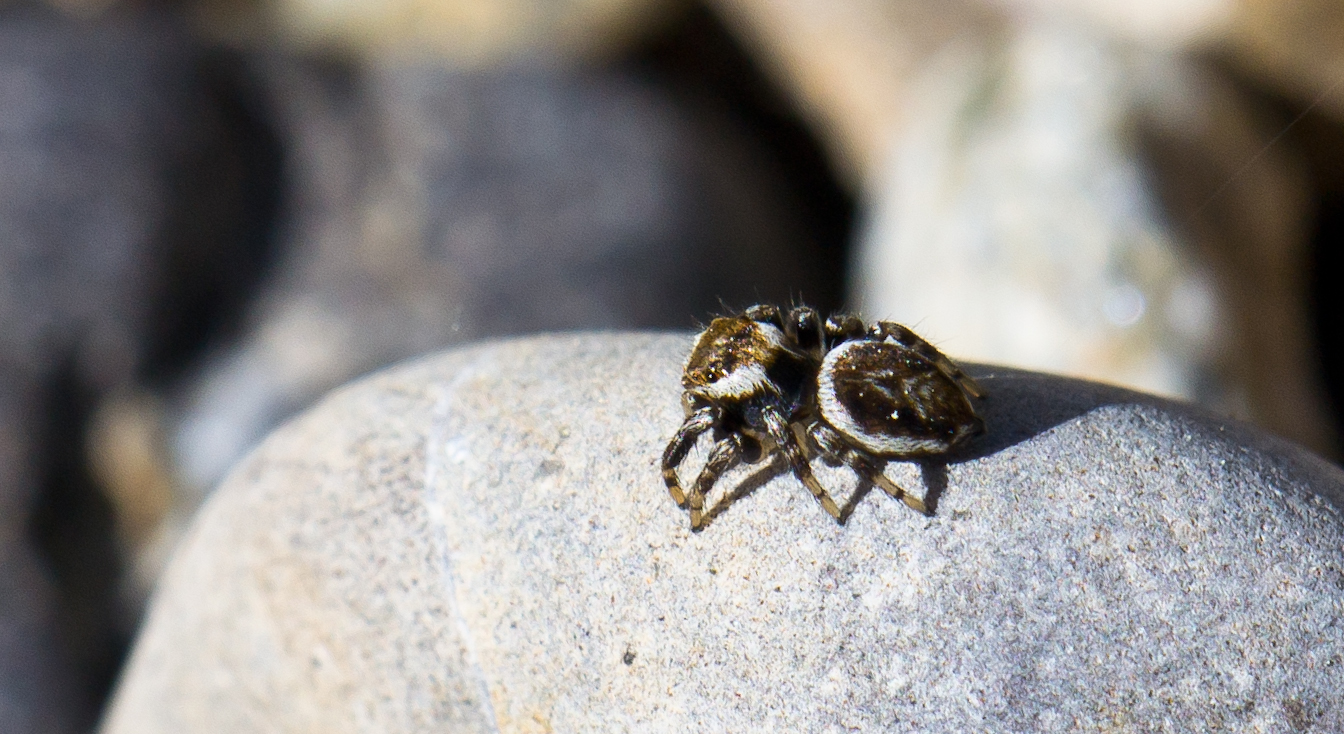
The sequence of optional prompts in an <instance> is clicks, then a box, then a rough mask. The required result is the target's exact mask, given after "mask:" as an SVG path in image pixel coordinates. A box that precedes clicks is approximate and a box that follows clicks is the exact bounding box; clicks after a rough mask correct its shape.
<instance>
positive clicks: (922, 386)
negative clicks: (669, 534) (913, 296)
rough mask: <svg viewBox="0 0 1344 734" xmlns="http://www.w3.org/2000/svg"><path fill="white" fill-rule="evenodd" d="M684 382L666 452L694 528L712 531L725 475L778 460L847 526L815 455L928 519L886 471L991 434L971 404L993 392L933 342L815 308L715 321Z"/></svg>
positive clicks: (759, 309)
mask: <svg viewBox="0 0 1344 734" xmlns="http://www.w3.org/2000/svg"><path fill="white" fill-rule="evenodd" d="M681 384H682V387H683V388H684V390H685V392H683V393H682V404H683V406H684V407H685V409H686V421H685V422H684V423H682V424H681V428H680V429H678V430H677V433H676V435H675V436H673V437H672V440H671V441H670V442H669V443H668V444H667V449H666V451H664V452H663V479H664V480H665V481H666V482H667V489H668V491H669V492H671V494H672V499H674V500H675V501H676V503H677V505H679V506H681V507H683V508H686V507H688V506H689V509H690V514H691V529H692V530H700V529H701V528H703V527H704V525H705V522H706V520H707V516H706V513H705V506H704V505H705V495H706V493H707V492H708V491H709V490H710V489H711V488H712V487H713V486H714V483H715V482H717V481H718V479H719V477H720V476H721V475H722V474H723V473H724V472H726V471H728V470H729V469H731V468H732V467H733V466H735V465H737V464H738V463H740V462H743V461H746V462H748V463H754V462H756V461H759V460H760V459H761V458H762V457H764V456H767V455H773V454H776V453H778V454H782V455H783V457H784V459H785V460H786V461H787V462H788V465H789V468H790V469H792V470H793V474H794V476H796V477H798V481H800V482H802V483H803V486H805V487H807V488H808V489H809V490H810V491H811V492H812V494H813V495H814V496H815V497H816V498H817V501H818V502H820V503H821V506H822V508H824V509H825V510H826V512H828V513H830V515H831V517H833V518H835V519H836V520H837V521H840V522H843V518H842V516H841V513H840V508H839V507H837V506H836V504H835V501H834V500H832V499H831V496H830V495H829V494H828V493H827V492H826V489H825V488H824V487H822V486H821V483H820V482H818V481H817V478H816V476H814V475H813V474H812V467H811V465H810V464H809V463H808V455H809V454H811V455H813V456H820V457H821V458H822V460H824V461H825V462H826V463H828V464H831V465H832V466H838V465H841V464H843V465H845V466H848V467H849V468H851V469H852V470H854V472H855V473H856V474H858V475H859V476H860V477H862V478H863V479H865V480H867V481H869V482H872V483H873V484H876V485H877V486H879V487H881V488H882V489H883V490H885V491H886V492H887V493H888V494H890V495H891V496H892V497H895V498H897V499H899V500H902V501H903V502H905V503H906V504H907V505H909V506H910V507H911V508H913V509H915V510H917V511H918V512H921V513H923V514H926V515H927V514H929V510H928V508H927V507H926V506H925V504H924V502H923V501H921V500H920V499H919V498H917V497H915V496H913V495H911V494H910V493H909V492H907V491H905V490H904V489H902V488H901V487H900V486H898V485H896V483H895V482H892V481H891V480H890V479H888V478H887V477H885V476H883V474H882V468H883V467H884V466H885V465H886V463H887V462H888V461H891V460H897V461H910V460H917V459H921V458H925V457H929V456H937V455H939V454H944V453H946V452H948V451H949V450H951V449H952V448H953V447H955V446H957V445H959V444H961V443H963V442H964V441H966V439H968V438H970V437H971V436H974V435H976V434H978V433H980V432H982V431H983V430H984V422H983V421H982V420H981V419H980V416H979V415H977V414H976V412H975V407H974V406H973V405H972V402H971V401H972V399H973V398H974V399H980V398H983V397H984V393H983V392H982V391H981V390H980V387H979V386H978V385H976V384H975V381H974V380H972V379H971V378H970V377H969V376H967V375H966V373H965V372H962V370H961V368H960V367H958V366H957V365H956V364H954V363H953V362H952V360H950V359H948V358H947V357H946V356H944V355H943V353H942V352H939V351H938V350H937V349H936V348H934V346H933V345H932V344H929V343H928V342H926V341H924V340H923V339H921V338H920V337H919V336H917V335H916V334H915V333H914V332H913V331H910V330H909V329H907V328H906V327H904V326H901V325H900V324H896V323H892V322H888V321H880V322H878V323H876V324H873V325H872V326H871V327H868V326H865V325H864V323H863V322H862V321H861V320H859V318H858V317H855V316H849V315H836V316H832V317H830V318H828V319H826V320H825V321H822V319H821V316H820V315H818V314H817V312H816V311H814V310H813V309H811V308H808V307H806V306H798V307H795V308H792V309H789V310H788V311H782V310H781V309H779V308H778V307H775V306H768V305H758V306H752V307H751V308H748V309H747V310H745V311H743V312H742V313H740V314H738V315H736V316H726V317H721V318H716V319H714V320H713V321H712V322H710V324H709V327H708V328H706V329H705V330H704V331H702V332H700V335H699V336H698V337H697V338H696V340H695V346H694V347H692V349H691V355H690V357H689V358H688V359H687V360H686V368H685V370H684V371H683V372H682V376H681ZM711 431H712V434H711V435H712V436H713V439H714V445H713V448H712V449H711V450H710V452H709V458H708V459H707V460H706V461H705V466H704V468H703V469H701V470H700V474H699V476H697V477H696V480H695V484H693V485H692V486H691V490H690V494H689V495H687V494H686V492H684V491H683V489H682V485H681V480H680V478H679V477H678V476H677V466H678V465H679V464H681V462H682V460H683V459H685V458H686V454H687V453H689V452H690V449H691V447H692V446H694V445H695V442H696V440H697V439H698V438H699V437H700V435H701V434H703V433H705V432H711Z"/></svg>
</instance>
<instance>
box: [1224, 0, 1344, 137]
mask: <svg viewBox="0 0 1344 734" xmlns="http://www.w3.org/2000/svg"><path fill="white" fill-rule="evenodd" d="M1223 46H1224V47H1225V48H1226V49H1227V51H1229V52H1230V54H1231V57H1232V59H1233V61H1234V62H1235V63H1237V64H1238V65H1239V66H1240V67H1241V68H1242V69H1243V70H1244V71H1245V72H1246V73H1247V74H1249V75H1251V76H1254V77H1256V78H1258V79H1260V80H1261V81H1262V82H1266V83H1268V84H1272V85H1274V86H1277V87H1279V88H1280V89H1282V90H1283V91H1285V92H1287V93H1289V94H1291V95H1292V96H1294V97H1296V98H1297V99H1298V100H1300V101H1301V102H1302V104H1303V106H1304V107H1305V106H1306V105H1307V104H1309V103H1311V102H1313V101H1316V100H1319V101H1320V103H1321V109H1322V110H1323V111H1325V112H1327V113H1329V114H1331V115H1333V116H1335V117H1336V118H1340V119H1344V3H1341V2H1338V0H1239V1H1238V3H1237V12H1236V15H1235V17H1234V20H1233V23H1232V25H1231V28H1230V29H1229V32H1228V37H1227V39H1226V41H1225V43H1224V44H1223Z"/></svg>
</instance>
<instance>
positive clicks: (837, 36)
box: [712, 0, 999, 189]
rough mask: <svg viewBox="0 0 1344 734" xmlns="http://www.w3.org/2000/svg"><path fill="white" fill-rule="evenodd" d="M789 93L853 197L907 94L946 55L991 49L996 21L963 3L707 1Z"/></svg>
mask: <svg viewBox="0 0 1344 734" xmlns="http://www.w3.org/2000/svg"><path fill="white" fill-rule="evenodd" d="M712 2H713V5H714V7H715V8H717V9H718V10H719V11H720V13H721V14H722V15H723V17H724V18H725V19H726V20H727V21H728V23H729V25H730V26H732V27H733V28H734V29H736V30H737V32H738V33H739V34H740V35H741V36H742V38H743V39H744V40H745V41H746V42H747V44H748V45H749V46H750V47H751V48H752V49H753V50H754V51H755V53H756V54H757V56H758V57H759V58H760V59H761V60H762V61H763V62H764V63H765V64H766V65H767V67H769V68H770V69H771V70H772V71H773V72H774V75H775V76H776V78H778V79H779V80H780V81H781V82H782V83H783V86H784V87H785V88H786V89H788V90H789V91H790V93H791V94H792V95H793V97H794V98H795V100H796V101H797V103H798V105H799V106H800V108H801V109H802V111H803V113H804V115H805V116H806V117H807V119H809V120H810V122H811V123H812V125H813V126H814V128H815V129H816V130H817V132H818V134H819V135H820V136H821V138H822V140H823V142H824V143H825V144H826V145H828V146H829V148H830V152H831V154H832V155H833V156H834V158H835V160H836V163H837V166H838V167H839V168H840V170H842V171H843V172H844V174H846V175H847V177H848V179H849V181H850V183H851V184H852V185H854V187H855V188H856V189H865V188H867V187H868V186H870V185H871V184H873V182H874V179H875V178H876V177H878V176H880V170H881V167H882V165H883V163H884V161H886V160H887V159H888V157H889V154H890V150H891V145H892V142H893V140H894V138H895V136H896V135H897V134H898V133H899V131H900V129H901V127H902V125H903V124H904V123H905V121H906V119H907V113H906V110H907V107H908V105H909V103H910V92H911V89H910V88H911V84H912V83H913V81H914V79H915V78H916V76H917V75H918V74H919V73H920V72H921V70H922V69H923V68H924V67H925V66H927V65H928V64H929V63H930V61H931V59H933V58H934V57H936V56H937V55H938V54H939V53H942V52H944V51H945V50H946V49H947V48H948V47H949V46H957V47H960V46H980V45H983V44H985V43H989V42H991V41H992V38H993V36H994V35H995V33H996V31H997V29H998V28H999V19H998V17H997V14H996V13H994V12H991V11H988V10H986V8H985V7H984V6H982V5H980V4H977V3H973V2H964V1H963V0H947V1H944V0H852V1H851V2H843V3H834V2H828V1H827V0H712Z"/></svg>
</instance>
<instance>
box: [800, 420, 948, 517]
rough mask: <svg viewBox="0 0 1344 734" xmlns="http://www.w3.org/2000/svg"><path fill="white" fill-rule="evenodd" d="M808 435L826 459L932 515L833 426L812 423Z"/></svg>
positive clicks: (924, 513) (921, 511)
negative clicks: (847, 442) (842, 465)
mask: <svg viewBox="0 0 1344 734" xmlns="http://www.w3.org/2000/svg"><path fill="white" fill-rule="evenodd" d="M808 436H809V437H810V438H811V439H812V442H813V443H814V444H816V446H817V449H818V450H819V451H820V452H821V455H822V457H823V458H825V459H827V460H828V461H832V462H834V463H837V464H844V465H846V466H848V467H849V468H850V469H852V470H854V473H855V474H858V475H859V476H860V477H862V478H863V479H866V480H868V481H870V482H872V483H873V484H876V485H877V486H879V487H881V488H882V491H884V492H886V493H887V494H889V495H891V496H892V497H893V498H895V499H898V500H900V501H902V502H904V503H905V504H907V505H909V507H910V509H912V510H914V511H915V512H918V513H920V514H921V515H932V514H933V513H931V512H929V508H928V506H927V505H925V504H924V501H923V500H921V499H919V498H918V497H916V496H914V495H913V494H910V492H909V491H907V490H906V489H905V488H904V487H902V486H901V485H899V484H897V483H895V482H893V481H891V480H890V479H888V478H887V476H886V475H885V474H883V473H882V467H881V466H880V465H878V464H876V463H874V462H873V461H872V460H871V459H869V458H868V457H867V456H866V455H864V454H863V453H860V452H859V451H857V450H855V449H854V448H852V447H851V446H849V445H848V444H846V443H845V442H844V441H843V440H842V439H841V438H840V436H839V435H838V434H837V433H836V432H835V430H834V429H832V428H831V427H829V426H827V425H825V424H823V423H821V422H816V423H813V424H812V426H811V428H809V429H808Z"/></svg>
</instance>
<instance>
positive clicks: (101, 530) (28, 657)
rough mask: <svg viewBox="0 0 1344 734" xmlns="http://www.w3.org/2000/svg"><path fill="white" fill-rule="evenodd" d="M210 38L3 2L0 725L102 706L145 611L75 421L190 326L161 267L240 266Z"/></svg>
mask: <svg viewBox="0 0 1344 734" xmlns="http://www.w3.org/2000/svg"><path fill="white" fill-rule="evenodd" d="M203 58H204V57H203V55H202V52H201V50H200V49H199V47H197V46H196V45H195V44H194V43H193V42H191V40H190V38H189V37H188V36H187V35H186V34H185V33H183V32H181V31H180V30H179V29H178V28H177V27H176V26H175V25H173V24H171V23H169V22H166V21H164V20H162V19H154V18H149V17H137V18H131V17H124V18H115V19H107V20H104V21H100V22H97V23H76V22H73V21H70V20H68V19H64V18H62V17H60V16H58V15H56V14H54V13H52V12H50V11H43V10H41V9H34V8H32V7H29V6H27V5H17V6H8V7H6V8H4V9H3V11H0V355H2V356H0V392H2V393H3V395H0V518H2V519H0V590H2V591H0V731H4V732H24V733H26V732H65V731H75V730H79V729H83V728H87V727H88V726H90V725H91V724H92V722H93V720H94V718H95V717H96V716H97V713H98V709H99V706H100V705H101V700H102V697H103V695H104V693H105V691H106V689H107V687H108V685H110V682H111V678H112V676H113V675H114V674H115V672H116V669H117V667H118V665H119V663H120V657H121V655H122V652H123V650H124V646H125V639H126V637H127V635H128V634H129V630H130V626H131V624H133V621H132V620H128V619H125V618H124V616H119V607H120V602H119V600H118V597H117V593H118V592H117V588H116V583H117V578H116V577H117V575H118V565H119V561H118V558H117V554H116V549H115V546H114V543H113V540H112V525H113V518H112V509H111V507H110V506H109V504H108V503H107V501H106V500H105V499H104V498H103V497H102V496H101V495H100V494H99V493H98V491H97V489H96V488H95V486H94V484H93V482H92V481H91V479H90V478H89V476H88V473H87V471H86V470H85V468H84V465H83V461H82V455H83V446H82V442H83V424H84V422H85V419H86V418H87V415H88V412H89V411H90V410H91V408H92V406H93V404H94V403H95V402H96V400H97V399H98V396H100V395H101V394H103V393H104V392H106V391H108V390H110V389H112V388H114V387H116V386H120V385H125V384H127V383H130V382H132V381H133V380H135V379H136V378H137V377H142V376H145V375H147V374H150V373H153V372H154V371H156V370H158V369H160V368H161V363H162V361H163V359H164V356H165V355H171V354H175V353H178V352H180V351H181V350H180V349H179V348H178V347H177V346H175V345H174V344H173V343H172V342H174V340H176V341H178V342H182V341H189V339H186V337H184V336H183V334H184V333H185V332H184V330H182V329H179V328H178V327H176V326H174V325H173V323H172V322H173V321H174V319H175V318H176V316H177V314H176V313H175V311H176V309H177V306H178V305H179V303H177V302H175V301H174V298H173V295H174V291H173V289H165V288H161V287H160V283H162V282H163V280H164V279H165V278H167V277H169V276H172V277H173V278H175V279H176V282H178V283H179V287H180V290H179V291H176V293H179V294H180V293H181V292H183V291H185V292H189V293H191V292H194V293H199V292H208V291H209V290H210V287H211V286H210V281H208V280H205V281H204V285H202V282H203V280H202V278H201V277H200V274H201V273H209V274H210V275H209V277H210V278H215V279H218V278H219V277H222V276H220V275H219V272H221V271H229V268H228V267H222V266H225V265H227V257H225V258H223V259H221V258H220V257H219V254H220V253H225V254H226V255H227V254H229V253H230V252H231V250H230V249H229V247H228V246H227V245H228V243H227V240H228V239H229V238H230V237H232V236H233V235H234V234H236V232H237V230H236V229H231V228H230V227H228V226H220V227H217V228H215V229H213V230H210V228H209V226H208V225H209V224H210V223H212V222H213V223H218V222H221V221H231V220H232V219H236V218H237V217H230V216H223V215H220V213H219V211H218V206H217V205H218V204H219V203H220V202H223V203H225V204H231V203H233V202H235V201H236V200H237V199H238V198H239V197H236V196H235V197H234V198H233V199H232V200H231V199H229V198H228V197H221V196H220V195H219V192H221V191H224V190H227V189H228V187H229V186H236V182H237V180H238V179H239V177H238V176H237V175H234V174H235V171H236V170H238V169H239V168H240V166H241V167H243V168H245V167H246V165H245V163H244V164H239V165H230V162H231V160H232V161H237V160H239V157H238V156H236V155H235V156H233V157H232V159H231V158H230V156H229V155H228V154H227V153H225V154H221V153H220V152H219V151H220V148H221V147H228V145H229V144H230V142H231V141H234V140H236V134H235V136H234V137H233V138H230V137H229V135H227V134H223V132H222V131H223V130H224V128H229V129H234V128H233V127H231V126H230V125H229V122H228V120H227V117H228V116H227V114H224V111H223V110H222V108H221V107H220V105H218V104H216V103H215V101H214V99H213V95H214V91H213V90H212V89H211V88H210V85H209V80H208V79H207V78H206V77H205V76H204V75H203V74H202V63H203ZM235 147H236V146H235ZM208 163H217V164H219V165H210V166H209V167H208V170H204V168H205V166H204V165H203V164H208ZM211 202H213V203H211ZM184 214H185V215H187V216H188V217H190V218H192V219H193V221H198V222H200V223H202V224H204V225H205V227H204V230H205V231H203V230H202V229H196V230H192V229H191V228H190V227H184V226H182V222H181V220H180V219H179V217H181V216H182V215H184ZM193 249H194V251H193ZM190 263H195V264H196V265H195V266H194V267H185V268H184V265H185V264H190ZM191 277H195V278H196V282H195V284H194V285H193V284H186V283H185V281H187V280H190V279H191Z"/></svg>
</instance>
